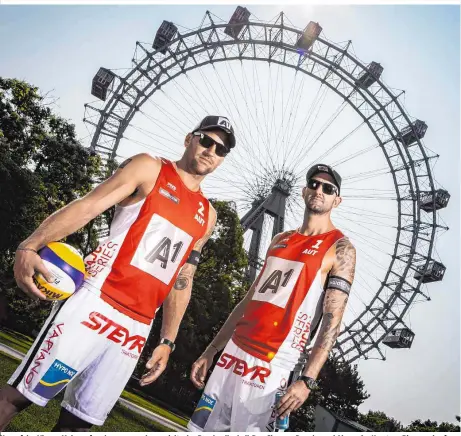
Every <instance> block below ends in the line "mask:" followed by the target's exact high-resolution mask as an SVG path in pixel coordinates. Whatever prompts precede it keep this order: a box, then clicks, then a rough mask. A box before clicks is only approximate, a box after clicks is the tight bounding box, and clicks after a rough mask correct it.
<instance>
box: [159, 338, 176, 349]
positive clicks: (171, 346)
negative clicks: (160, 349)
mask: <svg viewBox="0 0 461 436" xmlns="http://www.w3.org/2000/svg"><path fill="white" fill-rule="evenodd" d="M159 345H168V346H169V347H170V348H171V352H173V351H174V349H175V348H176V345H175V343H174V342H172V341H170V340H169V339H166V338H161V339H160V342H159Z"/></svg>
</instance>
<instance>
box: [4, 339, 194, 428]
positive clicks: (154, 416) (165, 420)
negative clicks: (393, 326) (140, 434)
mask: <svg viewBox="0 0 461 436" xmlns="http://www.w3.org/2000/svg"><path fill="white" fill-rule="evenodd" d="M0 351H3V352H4V353H6V354H9V355H10V356H13V357H16V358H17V359H22V358H23V357H24V356H25V354H24V353H21V352H20V351H18V350H15V349H14V348H11V347H9V346H8V345H5V344H2V343H0ZM118 402H119V403H120V404H121V405H122V406H124V407H126V408H127V409H129V410H132V411H133V412H136V413H138V414H139V415H141V416H144V417H145V418H148V419H151V420H152V421H154V422H156V423H158V424H160V425H163V426H165V427H168V428H170V429H171V430H174V431H177V432H187V431H188V430H187V428H186V427H183V426H181V425H179V424H177V423H176V422H174V421H171V420H170V419H168V418H165V417H163V416H161V415H159V414H157V413H154V412H151V411H150V410H147V409H145V408H144V407H141V406H138V405H137V404H135V403H132V402H131V401H128V400H125V399H124V398H119V399H118Z"/></svg>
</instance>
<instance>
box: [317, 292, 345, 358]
mask: <svg viewBox="0 0 461 436" xmlns="http://www.w3.org/2000/svg"><path fill="white" fill-rule="evenodd" d="M347 300H348V297H347V295H346V294H344V293H342V292H341V291H336V290H333V291H328V292H327V294H326V296H325V302H324V315H323V321H322V325H321V327H320V332H319V337H318V342H317V344H318V346H319V347H320V348H322V349H324V350H327V351H330V350H331V349H332V348H333V347H334V345H335V343H336V339H337V338H338V335H339V332H340V328H341V319H342V317H343V313H344V310H345V309H346V304H347Z"/></svg>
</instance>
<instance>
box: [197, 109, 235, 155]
mask: <svg viewBox="0 0 461 436" xmlns="http://www.w3.org/2000/svg"><path fill="white" fill-rule="evenodd" d="M216 129H218V130H222V131H223V132H225V133H227V138H228V141H227V145H228V147H229V148H234V147H235V135H234V128H233V127H232V124H231V122H230V121H229V118H227V117H221V116H219V115H208V116H207V117H205V118H204V119H203V120H202V121H200V123H199V124H198V126H197V127H195V129H194V130H192V133H195V132H197V131H199V130H202V131H204V132H206V131H209V130H216Z"/></svg>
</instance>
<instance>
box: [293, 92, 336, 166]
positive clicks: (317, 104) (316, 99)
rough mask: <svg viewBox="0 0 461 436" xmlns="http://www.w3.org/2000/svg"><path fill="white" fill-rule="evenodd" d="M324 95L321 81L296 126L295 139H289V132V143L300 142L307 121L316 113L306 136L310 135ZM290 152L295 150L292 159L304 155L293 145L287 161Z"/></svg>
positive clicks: (307, 124) (307, 123) (306, 126)
mask: <svg viewBox="0 0 461 436" xmlns="http://www.w3.org/2000/svg"><path fill="white" fill-rule="evenodd" d="M326 95H327V88H326V87H325V86H324V85H323V83H320V85H319V88H318V90H317V94H316V95H315V97H314V100H313V101H312V103H311V105H310V107H309V110H308V112H307V115H306V117H305V119H304V121H303V122H302V123H301V125H300V127H299V128H298V131H297V134H296V136H295V139H294V141H293V142H292V141H291V138H292V136H291V133H290V137H289V140H288V143H289V144H291V143H293V144H296V145H297V144H302V142H301V139H302V138H303V136H304V132H305V131H306V129H307V128H308V126H309V122H310V120H311V118H312V116H313V115H314V113H315V114H316V115H315V117H314V120H313V122H312V123H311V125H310V127H309V130H308V132H307V136H309V135H310V132H311V130H312V126H313V125H314V123H315V120H316V119H317V117H318V114H319V113H320V111H321V109H322V105H323V102H324V101H325V98H326ZM302 147H303V146H302ZM303 148H304V147H303ZM292 152H295V155H294V156H293V159H297V158H298V157H299V156H305V153H303V152H302V150H299V149H298V148H297V147H296V148H295V147H293V148H292V149H291V150H290V153H289V155H288V158H287V161H288V160H289V158H291V155H292Z"/></svg>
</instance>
